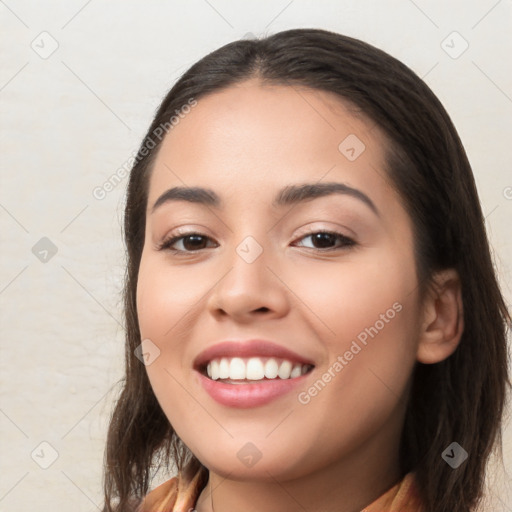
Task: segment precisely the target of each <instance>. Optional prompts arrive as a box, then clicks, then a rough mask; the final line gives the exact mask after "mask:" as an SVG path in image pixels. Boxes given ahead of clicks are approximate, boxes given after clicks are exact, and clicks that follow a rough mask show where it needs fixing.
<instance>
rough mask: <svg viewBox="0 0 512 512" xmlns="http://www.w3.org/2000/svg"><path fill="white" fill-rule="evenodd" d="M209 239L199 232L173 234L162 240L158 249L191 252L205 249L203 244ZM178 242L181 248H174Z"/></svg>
mask: <svg viewBox="0 0 512 512" xmlns="http://www.w3.org/2000/svg"><path fill="white" fill-rule="evenodd" d="M207 240H209V237H207V236H206V235H202V234H200V233H190V234H187V235H178V236H173V237H171V238H169V239H167V240H164V241H163V242H162V244H161V245H160V246H159V247H158V250H160V251H161V250H165V249H167V250H170V251H174V252H193V251H199V250H201V249H205V248H206V247H205V244H206V242H207ZM178 242H180V243H181V246H182V248H174V247H173V246H174V245H176V244H177V243H178Z"/></svg>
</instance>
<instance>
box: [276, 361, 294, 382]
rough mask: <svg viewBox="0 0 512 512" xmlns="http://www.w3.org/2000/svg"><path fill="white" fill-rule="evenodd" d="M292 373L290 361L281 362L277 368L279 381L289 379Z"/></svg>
mask: <svg viewBox="0 0 512 512" xmlns="http://www.w3.org/2000/svg"><path fill="white" fill-rule="evenodd" d="M291 373H292V363H290V361H283V362H282V363H281V366H280V367H279V371H278V372H277V374H278V375H279V378H280V379H289V378H290V374H291Z"/></svg>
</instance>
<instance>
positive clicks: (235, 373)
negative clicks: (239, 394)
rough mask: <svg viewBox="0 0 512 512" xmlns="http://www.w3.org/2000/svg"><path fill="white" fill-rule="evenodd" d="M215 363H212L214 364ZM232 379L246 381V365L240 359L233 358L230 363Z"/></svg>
mask: <svg viewBox="0 0 512 512" xmlns="http://www.w3.org/2000/svg"><path fill="white" fill-rule="evenodd" d="M213 362H214V361H212V363H213ZM229 378H230V379H245V363H244V361H243V359H240V358H239V357H233V359H231V362H230V363H229Z"/></svg>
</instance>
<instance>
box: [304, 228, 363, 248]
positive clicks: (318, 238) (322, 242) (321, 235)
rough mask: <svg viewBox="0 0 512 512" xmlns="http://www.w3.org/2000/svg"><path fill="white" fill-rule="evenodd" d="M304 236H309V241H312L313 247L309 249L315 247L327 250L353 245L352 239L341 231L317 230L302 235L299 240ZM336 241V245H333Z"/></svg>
mask: <svg viewBox="0 0 512 512" xmlns="http://www.w3.org/2000/svg"><path fill="white" fill-rule="evenodd" d="M306 238H311V241H312V242H313V245H314V247H311V249H315V250H318V251H329V250H335V249H339V248H343V247H350V246H352V245H355V242H354V240H352V239H351V238H348V237H347V236H345V235H342V234H341V233H336V232H332V231H317V232H314V233H309V234H307V235H305V236H303V237H302V238H301V240H304V239H306ZM337 242H338V245H337V246H334V247H333V244H334V245H335V244H336V243H337ZM303 247H304V246H303Z"/></svg>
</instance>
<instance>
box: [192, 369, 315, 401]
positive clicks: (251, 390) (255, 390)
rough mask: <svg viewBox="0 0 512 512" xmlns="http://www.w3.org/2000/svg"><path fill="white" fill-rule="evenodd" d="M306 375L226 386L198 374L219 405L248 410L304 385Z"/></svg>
mask: <svg viewBox="0 0 512 512" xmlns="http://www.w3.org/2000/svg"><path fill="white" fill-rule="evenodd" d="M310 373H311V372H309V373H306V374H304V375H301V376H300V377H295V378H294V379H271V380H270V379H269V380H266V381H263V382H255V383H254V384H225V383H223V382H219V381H217V380H212V379H209V378H208V377H206V376H204V375H203V374H202V373H199V372H198V375H199V380H200V382H201V384H202V386H203V387H204V389H205V390H206V392H207V393H208V394H209V395H210V396H211V397H212V398H213V399H214V400H215V401H217V402H218V403H220V404H222V405H226V406H228V407H237V408H239V409H247V408H249V407H258V406H259V405H265V404H268V403H269V402H271V401H272V400H275V399H277V398H279V397H281V396H283V395H285V394H287V393H290V392H291V391H292V390H293V389H295V388H296V387H297V386H300V385H301V384H304V381H305V379H306V377H308V375H309V374H310Z"/></svg>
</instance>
